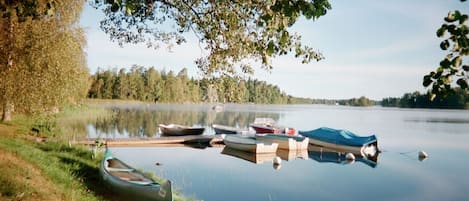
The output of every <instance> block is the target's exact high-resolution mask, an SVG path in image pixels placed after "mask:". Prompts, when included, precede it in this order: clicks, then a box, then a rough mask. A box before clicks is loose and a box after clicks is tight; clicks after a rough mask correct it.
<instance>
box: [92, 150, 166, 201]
mask: <svg viewBox="0 0 469 201" xmlns="http://www.w3.org/2000/svg"><path fill="white" fill-rule="evenodd" d="M99 170H100V174H101V177H102V179H103V181H104V183H106V184H107V185H108V186H109V187H110V188H111V189H112V191H113V192H114V193H119V194H120V195H122V196H124V197H126V198H129V199H132V200H141V201H173V193H172V187H171V182H170V181H169V180H167V181H165V182H162V183H158V182H156V181H154V180H153V179H151V178H149V177H147V176H145V175H144V174H143V173H141V172H139V171H137V170H135V169H134V168H132V167H131V166H129V165H127V164H125V163H124V162H122V161H121V160H119V159H118V158H116V157H114V156H113V155H112V153H111V152H110V151H109V149H107V148H106V154H105V156H104V158H103V160H102V161H101V167H100V169H99Z"/></svg>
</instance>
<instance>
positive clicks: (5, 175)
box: [0, 125, 116, 200]
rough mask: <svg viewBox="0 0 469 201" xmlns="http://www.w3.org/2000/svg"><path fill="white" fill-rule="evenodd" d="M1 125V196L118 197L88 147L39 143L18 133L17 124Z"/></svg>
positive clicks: (65, 198) (74, 198)
mask: <svg viewBox="0 0 469 201" xmlns="http://www.w3.org/2000/svg"><path fill="white" fill-rule="evenodd" d="M1 127H2V129H1V131H2V136H1V137H0V158H2V160H0V171H1V172H2V174H0V200H116V199H114V198H112V195H111V194H108V193H106V192H107V189H105V187H103V185H102V183H101V181H100V179H99V169H98V165H99V160H98V159H92V157H91V152H90V151H88V150H87V149H86V148H84V147H68V145H65V144H63V143H60V142H47V143H37V142H35V141H33V140H31V139H32V138H25V137H18V136H17V135H18V134H16V131H15V127H14V126H6V125H1ZM3 131H7V132H5V133H8V134H5V133H4V132H3Z"/></svg>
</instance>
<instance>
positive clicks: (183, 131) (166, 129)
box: [159, 124, 205, 136]
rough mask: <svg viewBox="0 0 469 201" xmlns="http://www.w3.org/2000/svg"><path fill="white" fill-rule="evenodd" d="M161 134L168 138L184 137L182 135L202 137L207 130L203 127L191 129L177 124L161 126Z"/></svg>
mask: <svg viewBox="0 0 469 201" xmlns="http://www.w3.org/2000/svg"><path fill="white" fill-rule="evenodd" d="M159 127H160V131H161V134H163V135H166V136H182V135H202V134H203V133H204V130H205V128H203V127H189V126H182V125H177V124H169V125H165V124H160V125H159Z"/></svg>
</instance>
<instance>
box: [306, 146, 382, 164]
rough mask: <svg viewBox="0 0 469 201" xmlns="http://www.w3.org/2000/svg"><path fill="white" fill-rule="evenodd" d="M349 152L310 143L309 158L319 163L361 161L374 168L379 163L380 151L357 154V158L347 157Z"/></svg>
mask: <svg viewBox="0 0 469 201" xmlns="http://www.w3.org/2000/svg"><path fill="white" fill-rule="evenodd" d="M346 154H347V152H343V151H337V150H333V149H328V148H324V147H320V146H315V145H309V147H308V155H309V158H311V159H313V160H315V161H317V162H319V163H336V164H341V165H347V164H352V163H354V162H355V161H357V162H361V163H363V164H365V165H368V166H370V167H372V168H375V167H376V166H377V165H378V155H379V152H376V153H375V155H373V156H371V155H367V156H360V155H355V160H347V159H346Z"/></svg>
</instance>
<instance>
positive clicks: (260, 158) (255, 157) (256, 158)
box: [221, 146, 277, 164]
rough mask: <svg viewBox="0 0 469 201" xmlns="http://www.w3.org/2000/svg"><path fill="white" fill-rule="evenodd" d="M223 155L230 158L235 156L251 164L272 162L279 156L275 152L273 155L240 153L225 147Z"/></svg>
mask: <svg viewBox="0 0 469 201" xmlns="http://www.w3.org/2000/svg"><path fill="white" fill-rule="evenodd" d="M221 153H222V154H225V155H228V156H233V157H236V158H240V159H243V160H246V161H249V162H251V163H255V164H262V163H264V162H272V161H273V160H274V158H275V157H276V156H277V155H276V154H275V152H272V153H257V154H256V153H253V152H245V151H240V150H237V149H233V148H230V147H227V146H225V148H223V150H222V152H221Z"/></svg>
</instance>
